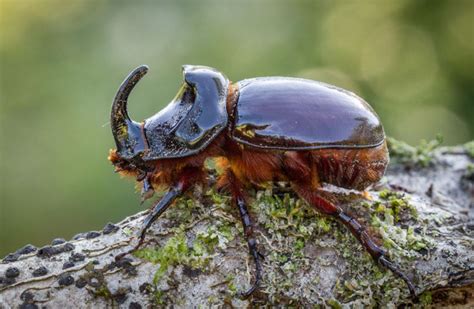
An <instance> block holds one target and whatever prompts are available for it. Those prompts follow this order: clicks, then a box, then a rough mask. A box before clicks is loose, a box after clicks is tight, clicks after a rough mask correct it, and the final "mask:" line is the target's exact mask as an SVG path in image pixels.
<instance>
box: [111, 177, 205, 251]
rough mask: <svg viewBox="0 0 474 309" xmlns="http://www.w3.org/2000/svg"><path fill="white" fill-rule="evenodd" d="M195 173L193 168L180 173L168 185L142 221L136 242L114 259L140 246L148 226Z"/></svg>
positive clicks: (187, 186) (172, 200)
mask: <svg viewBox="0 0 474 309" xmlns="http://www.w3.org/2000/svg"><path fill="white" fill-rule="evenodd" d="M196 175H197V172H195V171H193V170H189V171H185V172H184V173H183V174H182V175H181V177H180V178H179V181H178V182H177V183H176V184H175V185H174V186H172V187H170V189H169V190H168V192H166V194H165V195H164V196H163V197H162V198H161V199H160V200H159V201H158V202H157V203H156V204H155V206H153V209H152V211H151V212H150V213H149V214H148V216H147V217H146V218H145V220H144V221H143V227H142V229H141V230H140V233H139V238H138V243H137V244H136V245H135V246H134V247H133V248H132V249H131V250H128V251H126V252H123V253H121V254H119V255H117V256H116V257H115V260H120V259H121V258H123V257H124V256H126V255H127V254H130V253H133V252H135V251H136V250H138V249H139V248H140V247H141V246H142V244H143V242H144V240H145V235H146V232H147V230H148V229H149V228H150V226H151V225H152V224H153V222H155V220H156V219H158V217H160V216H161V214H163V213H164V212H165V211H166V209H168V207H169V206H170V205H171V204H172V203H173V202H174V200H175V199H176V198H177V197H179V196H180V195H182V194H183V193H184V192H185V191H186V190H187V189H189V187H190V186H191V184H192V183H193V181H194V180H195V179H196V177H194V176H196Z"/></svg>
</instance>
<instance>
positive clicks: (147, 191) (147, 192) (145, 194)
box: [140, 176, 155, 205]
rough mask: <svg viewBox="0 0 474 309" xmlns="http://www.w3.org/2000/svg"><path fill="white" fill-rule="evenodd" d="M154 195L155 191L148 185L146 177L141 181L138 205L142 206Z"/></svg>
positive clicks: (148, 181)
mask: <svg viewBox="0 0 474 309" xmlns="http://www.w3.org/2000/svg"><path fill="white" fill-rule="evenodd" d="M153 194H155V190H154V189H153V186H152V185H151V183H150V180H149V178H148V176H146V177H145V178H144V179H143V187H142V191H141V194H140V205H142V204H143V203H144V202H145V201H146V200H148V199H149V198H151V197H152V196H153Z"/></svg>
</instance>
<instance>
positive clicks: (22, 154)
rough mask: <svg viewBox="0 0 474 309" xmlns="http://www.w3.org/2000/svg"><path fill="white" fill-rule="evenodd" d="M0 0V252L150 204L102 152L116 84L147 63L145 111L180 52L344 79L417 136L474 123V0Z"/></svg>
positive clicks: (162, 100)
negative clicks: (144, 201)
mask: <svg viewBox="0 0 474 309" xmlns="http://www.w3.org/2000/svg"><path fill="white" fill-rule="evenodd" d="M0 3H1V7H0V14H1V18H0V34H1V37H0V65H1V66H0V72H1V84H0V86H1V88H0V91H1V97H0V100H1V111H0V117H1V118H0V121H1V132H0V133H1V135H0V138H1V143H0V147H1V158H0V164H1V166H0V176H1V179H0V190H1V191H0V193H1V200H0V203H1V221H0V245H1V246H0V256H3V255H5V254H7V253H8V252H10V251H14V250H15V249H17V248H19V247H20V246H22V245H25V244H27V243H32V244H34V245H37V246H41V245H44V244H46V243H48V242H49V241H50V240H51V239H53V238H55V237H64V238H66V239H67V238H70V237H72V236H73V235H74V234H75V233H77V232H82V231H88V230H94V229H100V228H102V227H103V226H104V225H105V224H106V223H107V222H109V221H112V222H116V221H119V220H121V219H122V218H123V217H125V216H127V215H129V214H132V213H135V212H137V211H139V210H140V209H142V208H140V207H139V206H138V205H139V203H138V195H137V194H136V192H135V189H134V186H133V183H132V182H131V181H124V180H121V179H120V178H119V177H118V176H117V175H116V174H114V173H113V168H112V166H110V164H109V163H108V162H107V160H106V157H107V153H108V150H109V149H110V148H112V147H113V139H112V136H111V133H110V128H109V125H108V121H109V108H110V103H111V100H112V98H113V96H114V94H115V91H116V89H117V87H118V86H119V84H120V82H121V81H122V80H123V78H124V77H125V76H126V75H127V74H128V72H129V71H130V70H131V69H133V68H134V67H135V66H137V65H140V64H143V63H145V64H148V65H149V66H150V68H151V70H150V72H149V74H148V75H147V76H146V77H145V78H144V80H143V81H142V82H140V84H139V86H138V87H137V89H136V90H135V92H134V93H133V96H132V97H131V100H130V108H129V110H130V114H131V115H133V117H134V118H135V119H137V120H141V119H143V118H146V117H148V116H150V115H152V114H154V113H155V112H156V111H158V110H159V109H160V108H162V107H163V106H164V105H165V104H167V103H168V102H169V101H170V100H171V98H173V97H174V95H175V93H176V92H177V89H178V87H179V85H180V83H181V65H182V64H204V65H209V66H212V67H215V68H218V69H219V70H221V71H222V72H224V73H225V74H227V76H228V77H229V78H230V79H232V80H234V81H237V80H240V79H244V78H247V77H254V76H265V75H283V76H285V75H286V76H300V77H305V78H311V79H316V80H321V81H325V82H328V83H332V84H335V85H338V86H340V87H344V88H347V89H350V90H352V91H354V92H356V93H357V94H359V95H361V96H362V97H364V98H366V99H367V101H368V102H370V103H371V104H372V106H373V107H374V108H375V110H376V111H377V112H378V114H379V115H380V117H381V118H382V120H383V123H384V125H385V129H386V132H387V133H388V135H390V136H393V137H395V138H398V139H402V140H405V141H407V142H409V143H418V142H419V140H420V139H422V138H425V139H430V138H433V137H434V136H435V135H436V134H437V133H440V134H442V135H443V136H444V140H445V144H447V145H451V144H457V143H463V142H466V141H468V140H470V139H472V138H473V136H474V121H473V119H474V108H473V104H474V102H473V99H474V87H473V86H474V74H473V73H474V33H473V32H474V25H473V20H474V1H470V0H466V1H462V0H456V1H433V0H425V1H422V0H420V1H409V0H397V1H362V0H360V1H359V0H355V1H349V0H346V1H329V0H328V1H270V0H268V1H262V0H260V1H251V0H247V1H219V0H216V1H210V0H200V1H186V2H183V1H163V2H158V1H105V0H94V1H92V0H68V1H64V0H0ZM144 207H145V206H143V208H144Z"/></svg>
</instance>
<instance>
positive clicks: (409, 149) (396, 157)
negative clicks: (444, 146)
mask: <svg viewBox="0 0 474 309" xmlns="http://www.w3.org/2000/svg"><path fill="white" fill-rule="evenodd" d="M442 142H443V138H442V136H441V135H437V136H436V138H435V139H433V140H431V141H426V140H422V141H421V143H420V145H418V146H416V147H413V146H410V145H408V144H407V143H404V142H402V141H398V140H396V139H394V138H392V137H387V145H388V150H389V152H390V158H391V159H392V161H393V162H395V163H398V164H404V165H408V166H417V167H428V166H430V165H432V164H433V160H434V150H435V149H436V148H438V147H439V146H440V145H441V143H442Z"/></svg>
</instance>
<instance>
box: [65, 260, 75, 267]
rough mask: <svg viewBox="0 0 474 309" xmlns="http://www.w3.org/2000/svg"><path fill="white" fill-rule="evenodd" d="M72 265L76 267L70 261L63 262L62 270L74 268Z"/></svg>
mask: <svg viewBox="0 0 474 309" xmlns="http://www.w3.org/2000/svg"><path fill="white" fill-rule="evenodd" d="M74 265H76V264H74V263H73V262H71V261H68V262H65V263H64V264H63V269H67V268H71V267H74Z"/></svg>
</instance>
